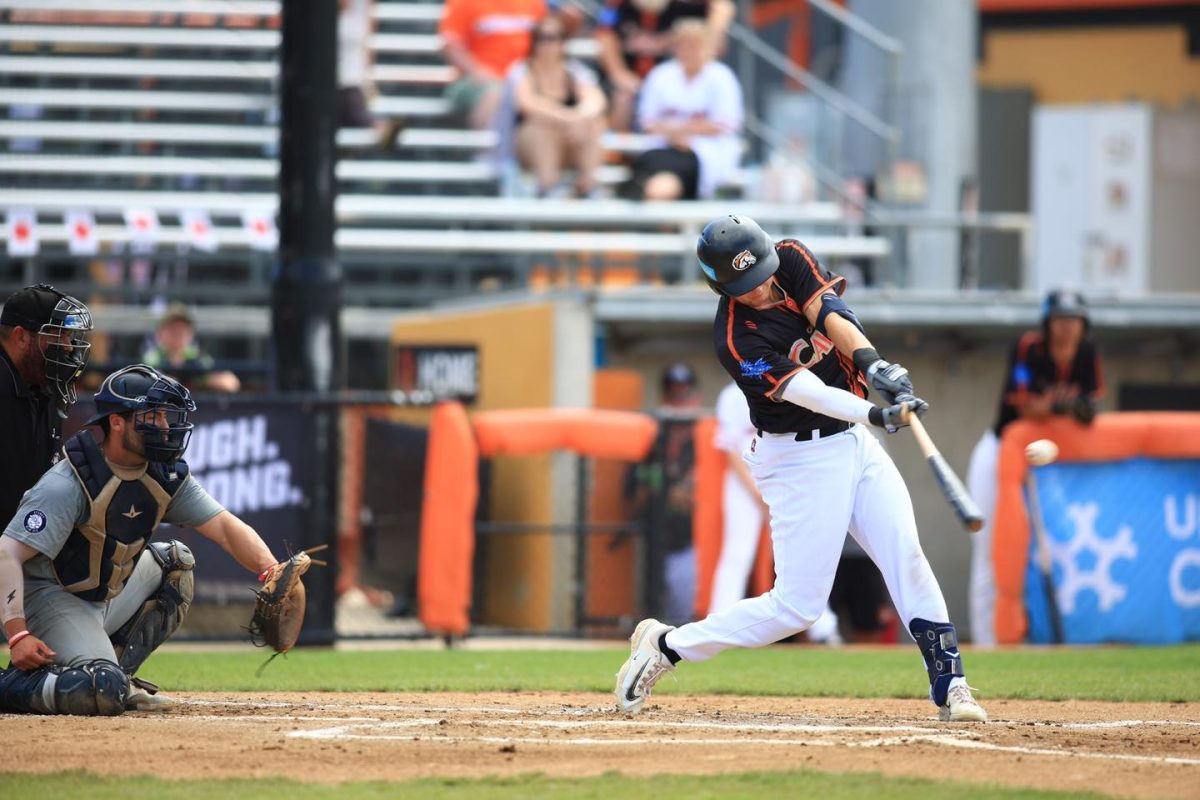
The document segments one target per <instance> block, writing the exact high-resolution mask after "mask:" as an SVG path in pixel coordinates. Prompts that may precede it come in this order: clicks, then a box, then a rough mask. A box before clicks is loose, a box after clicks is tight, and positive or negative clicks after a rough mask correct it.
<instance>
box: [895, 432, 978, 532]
mask: <svg viewBox="0 0 1200 800" xmlns="http://www.w3.org/2000/svg"><path fill="white" fill-rule="evenodd" d="M908 424H909V427H911V428H912V432H913V436H915V437H917V444H918V445H919V446H920V448H921V453H922V454H923V455H924V456H925V460H926V461H927V462H929V469H931V470H932V471H933V477H934V478H935V479H937V482H938V488H940V489H941V490H942V494H944V495H945V496H946V500H947V501H948V502H949V503H950V507H951V508H953V509H954V513H955V514H957V515H958V519H959V521H960V522H962V524H963V527H964V528H966V529H967V530H969V531H971V532H972V533H974V532H975V531H977V530H979V529H980V528H982V527H983V513H982V512H981V511H980V510H979V506H978V505H976V503H975V501H974V500H972V499H971V495H970V494H969V493H968V492H967V487H965V486H963V482H962V481H961V480H959V477H958V476H957V475H955V474H954V470H952V469H950V465H949V464H947V463H946V459H945V458H943V457H942V454H941V453H940V452H938V449H937V445H935V444H934V443H933V439H931V438H930V437H929V434H928V433H927V432H926V430H925V426H924V425H922V424H921V419H920V417H918V416H917V415H916V414H909V417H908Z"/></svg>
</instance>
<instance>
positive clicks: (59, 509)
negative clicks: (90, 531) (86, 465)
mask: <svg viewBox="0 0 1200 800" xmlns="http://www.w3.org/2000/svg"><path fill="white" fill-rule="evenodd" d="M87 507H88V506H87V498H86V497H84V495H83V487H82V486H80V485H79V481H78V480H76V478H75V475H74V474H73V473H72V472H71V468H70V466H69V465H68V464H67V462H66V461H60V462H59V463H58V464H56V465H54V466H53V467H51V468H50V470H49V471H48V472H46V474H44V475H42V477H41V479H40V480H38V482H37V483H35V484H34V485H33V487H32V488H31V489H30V490H29V491H27V492H25V496H24V497H22V498H21V505H20V506H18V507H17V513H16V514H15V515H14V516H13V518H12V519H11V520H9V522H8V526H7V527H6V528H5V529H4V535H5V536H9V537H12V538H13V539H16V540H17V541H18V542H21V543H22V544H26V545H28V546H30V547H32V548H33V549H34V550H37V551H38V552H39V553H41V554H42V555H44V556H46V557H47V558H54V557H56V556H57V555H58V554H59V551H61V550H62V548H63V545H65V544H66V543H67V538H68V537H69V536H70V535H71V531H73V530H74V529H75V526H76V525H79V524H81V523H83V522H86V521H87Z"/></svg>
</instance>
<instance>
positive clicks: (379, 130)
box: [338, 0, 402, 148]
mask: <svg viewBox="0 0 1200 800" xmlns="http://www.w3.org/2000/svg"><path fill="white" fill-rule="evenodd" d="M373 5H374V0H338V126H339V127H341V128H370V129H372V130H374V131H375V136H376V137H377V139H378V145H379V146H380V147H382V148H391V147H393V146H395V143H396V134H397V133H398V132H399V129H400V127H401V125H402V122H401V121H399V120H392V121H388V120H385V119H378V118H376V117H375V115H374V114H372V113H371V109H370V107H369V106H368V105H367V98H368V97H369V96H371V95H374V94H375V86H374V84H373V82H372V81H371V66H372V64H373V62H374V57H373V51H372V50H371V34H372V33H374V30H375V24H374V20H373V18H372V16H371V7H372V6H373Z"/></svg>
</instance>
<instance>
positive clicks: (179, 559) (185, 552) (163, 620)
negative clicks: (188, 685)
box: [110, 540, 196, 675]
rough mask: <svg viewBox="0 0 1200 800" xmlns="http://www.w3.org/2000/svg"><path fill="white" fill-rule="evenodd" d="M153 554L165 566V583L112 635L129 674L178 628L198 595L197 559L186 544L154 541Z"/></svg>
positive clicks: (114, 644)
mask: <svg viewBox="0 0 1200 800" xmlns="http://www.w3.org/2000/svg"><path fill="white" fill-rule="evenodd" d="M150 553H151V555H153V556H154V560H155V561H157V562H158V565H159V566H160V567H162V571H163V580H162V584H161V585H160V586H159V587H158V591H157V592H155V593H154V594H153V595H151V596H150V597H149V598H148V599H147V600H146V602H145V603H143V604H142V607H141V608H139V609H138V610H137V611H135V612H134V613H133V616H132V617H130V618H129V621H128V622H126V623H125V624H124V625H122V626H121V627H120V628H118V629H117V631H116V633H114V634H113V635H112V636H111V637H110V638H111V639H112V643H113V650H115V651H116V653H117V660H118V661H119V662H120V664H121V668H122V669H124V670H125V671H126V672H127V673H129V674H130V675H132V674H134V673H135V672H137V669H138V667H140V666H141V665H142V663H143V662H145V660H146V659H147V658H149V657H150V654H151V653H153V652H154V651H155V649H156V648H157V647H158V646H159V645H160V644H162V643H163V642H165V641H166V640H167V639H169V638H171V634H173V633H174V632H175V631H176V630H178V629H179V626H180V625H182V624H183V618H184V617H185V616H187V612H188V608H190V607H191V605H192V597H193V595H194V594H195V586H196V576H195V574H194V572H193V570H194V569H195V567H196V559H195V557H194V556H192V551H191V550H189V549H188V547H187V545H185V544H184V543H183V542H180V541H175V540H172V541H169V542H152V543H151V544H150Z"/></svg>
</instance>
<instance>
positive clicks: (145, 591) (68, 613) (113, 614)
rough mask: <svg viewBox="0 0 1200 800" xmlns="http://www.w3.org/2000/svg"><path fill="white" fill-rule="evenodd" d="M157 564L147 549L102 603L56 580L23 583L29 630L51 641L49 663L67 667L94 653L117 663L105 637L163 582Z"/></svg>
mask: <svg viewBox="0 0 1200 800" xmlns="http://www.w3.org/2000/svg"><path fill="white" fill-rule="evenodd" d="M162 580H163V573H162V567H160V566H159V564H158V561H157V560H155V558H154V554H153V553H151V552H150V549H149V548H146V550H145V552H143V553H142V554H141V555H140V556H138V562H137V565H136V566H135V567H134V568H133V572H132V573H131V574H130V576H129V581H128V582H126V584H125V588H124V589H122V590H121V593H120V594H119V595H117V596H116V597H114V598H113V599H112V600H109V601H108V602H107V603H105V602H98V603H93V602H89V601H87V600H81V599H80V598H79V597H77V596H76V595H73V594H71V593H70V592H68V591H67V590H65V589H63V588H62V587H61V586H59V585H58V584H52V583H40V582H39V583H38V584H37V585H29V584H27V585H26V589H25V615H26V623H27V624H28V626H29V630H30V632H31V633H33V635H34V636H36V637H38V638H39V639H41V640H42V641H43V642H45V643H46V644H48V645H49V646H50V649H51V650H53V651H54V652H55V653H56V655H55V657H54V663H56V664H63V665H64V666H71V665H73V664H78V663H80V662H83V661H91V660H92V659H95V658H103V659H105V660H107V661H112V662H114V663H115V662H116V660H117V654H116V652H115V651H114V650H113V645H112V642H111V641H109V638H108V637H109V636H111V635H112V634H114V633H116V632H117V630H118V629H119V628H120V627H121V626H122V625H124V624H125V623H126V622H128V621H129V619H130V617H132V616H133V615H134V613H135V612H136V611H137V610H138V609H139V608H141V607H142V604H143V603H145V602H146V600H147V599H149V597H150V596H151V595H152V594H154V593H155V592H157V591H158V587H159V586H161V585H162Z"/></svg>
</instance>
